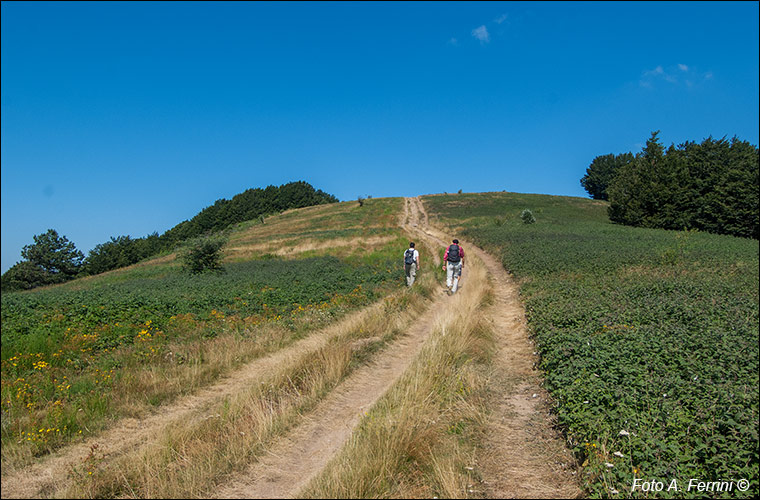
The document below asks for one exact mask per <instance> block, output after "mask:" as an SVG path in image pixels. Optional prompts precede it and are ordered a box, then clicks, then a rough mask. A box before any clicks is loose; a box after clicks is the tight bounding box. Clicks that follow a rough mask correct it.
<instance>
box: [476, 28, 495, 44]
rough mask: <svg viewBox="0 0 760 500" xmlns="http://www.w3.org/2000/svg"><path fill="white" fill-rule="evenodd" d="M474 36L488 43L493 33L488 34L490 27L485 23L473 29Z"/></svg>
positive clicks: (481, 41)
mask: <svg viewBox="0 0 760 500" xmlns="http://www.w3.org/2000/svg"><path fill="white" fill-rule="evenodd" d="M472 36H474V37H475V38H477V39H478V40H480V43H488V42H490V41H491V35H489V34H488V28H486V26H485V25H483V26H478V27H477V28H475V29H474V30H472Z"/></svg>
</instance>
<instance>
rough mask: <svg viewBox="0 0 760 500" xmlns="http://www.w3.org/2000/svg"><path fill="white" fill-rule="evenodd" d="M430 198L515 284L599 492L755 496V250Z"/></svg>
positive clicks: (565, 421)
mask: <svg viewBox="0 0 760 500" xmlns="http://www.w3.org/2000/svg"><path fill="white" fill-rule="evenodd" d="M423 201H424V202H425V204H426V206H427V207H428V212H429V214H430V216H431V220H437V221H438V222H439V223H440V224H441V225H446V226H449V227H452V228H454V234H459V235H461V236H462V237H464V238H467V239H469V240H471V241H473V242H475V243H476V244H478V245H479V246H482V247H484V248H485V249H487V250H489V251H491V252H492V253H493V254H494V255H497V256H499V257H501V259H502V262H503V264H504V266H505V267H506V268H507V269H508V270H509V271H510V272H512V273H513V274H514V275H515V276H516V277H517V278H518V279H519V281H520V286H521V295H522V298H523V301H524V303H525V307H526V313H527V318H528V322H529V327H530V329H531V332H532V334H533V335H534V336H535V340H536V342H537V345H538V349H539V354H540V356H541V364H540V368H541V369H542V370H543V371H544V372H545V375H546V387H547V388H548V389H549V391H550V392H551V394H552V395H553V396H554V399H555V402H556V412H557V415H558V418H559V422H560V424H561V425H562V426H563V428H564V429H565V431H566V433H567V438H568V440H569V443H570V444H571V445H572V446H573V447H574V449H575V451H576V452H577V454H578V456H579V457H580V459H581V460H580V461H581V462H583V465H584V466H585V467H584V481H585V483H586V486H587V487H588V489H589V491H590V493H591V494H592V495H594V496H597V495H598V496H609V495H611V494H612V495H614V494H615V493H614V492H615V491H617V492H620V494H621V495H628V494H633V495H635V496H645V495H646V494H645V493H643V492H642V491H641V489H638V490H637V491H634V492H631V487H632V485H633V484H634V479H640V480H651V479H657V480H659V481H667V482H666V485H667V484H668V483H669V482H670V481H671V480H672V479H673V478H675V479H677V480H678V482H679V484H680V486H681V487H682V489H681V490H680V491H679V492H677V493H675V492H671V493H666V494H665V495H666V496H675V497H682V496H704V494H705V493H704V492H700V491H697V490H696V489H693V490H692V491H691V492H688V491H686V488H687V486H688V482H689V479H691V478H695V479H697V480H700V481H705V482H707V481H730V480H735V481H738V480H740V479H747V480H750V481H751V487H750V492H753V493H752V495H754V496H756V495H757V494H758V243H757V241H755V240H751V239H743V238H734V237H729V236H717V235H712V234H707V233H699V232H684V231H681V232H679V231H663V230H650V229H637V228H630V227H624V226H619V225H614V224H611V223H610V222H609V221H608V220H607V216H606V203H604V202H598V201H591V200H586V199H580V198H566V197H556V196H541V195H521V194H512V193H483V194H462V195H447V196H441V195H438V196H427V197H424V198H423ZM525 209H529V210H531V211H532V213H533V214H534V216H535V219H536V222H535V223H533V224H525V223H523V221H522V219H521V217H520V215H521V213H522V211H523V210H525ZM637 484H640V483H638V482H637ZM752 495H750V496H752ZM718 496H719V494H718Z"/></svg>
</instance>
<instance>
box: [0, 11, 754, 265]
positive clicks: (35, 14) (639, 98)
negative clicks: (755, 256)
mask: <svg viewBox="0 0 760 500" xmlns="http://www.w3.org/2000/svg"><path fill="white" fill-rule="evenodd" d="M1 6H2V7H1V8H2V18H1V19H2V32H1V36H2V44H1V45H0V47H1V49H0V50H1V51H2V59H1V61H2V73H1V75H2V108H1V109H2V153H1V154H2V182H1V183H0V188H1V189H2V197H1V198H2V226H1V230H2V271H3V272H4V271H6V270H7V269H8V268H9V267H10V266H11V265H13V264H14V263H15V262H17V261H18V260H20V258H21V257H20V252H21V248H22V247H23V246H24V245H27V244H30V243H32V242H33V236H34V235H36V234H40V233H44V232H45V231H46V230H47V229H49V228H53V229H56V230H57V231H58V233H59V234H62V235H65V236H66V237H67V238H68V239H69V240H71V241H73V242H74V243H75V244H76V246H77V248H78V249H80V250H82V251H83V252H84V253H85V254H86V253H87V252H88V251H89V250H90V249H91V248H93V247H94V246H95V245H96V244H98V243H102V242H105V241H107V240H108V239H109V238H110V237H111V236H119V235H126V234H128V235H131V236H133V237H141V236H145V235H147V234H149V233H151V232H153V231H158V232H159V233H162V232H163V231H166V230H167V229H169V228H171V227H173V226H174V225H176V224H177V223H179V222H181V221H183V220H185V219H189V218H191V217H192V216H194V215H195V214H196V213H197V212H198V211H200V210H201V209H203V208H204V207H206V206H208V205H211V204H213V202H214V201H215V200H217V199H219V198H228V199H229V198H230V197H232V196H234V195H235V194H237V193H239V192H242V191H244V190H245V189H248V188H251V187H265V186H267V185H269V184H275V185H280V184H283V183H287V182H290V181H295V180H305V181H307V182H309V183H311V184H312V185H314V186H315V187H316V188H318V189H322V190H324V191H326V192H328V193H331V194H334V195H336V196H338V198H340V199H341V200H351V199H356V197H357V196H360V195H361V196H367V195H371V196H373V197H386V196H415V195H419V194H428V193H441V192H455V191H457V190H459V189H462V190H463V191H465V192H481V191H501V190H507V191H513V192H522V193H544V194H555V195H569V196H586V193H585V191H583V189H582V188H581V186H580V183H579V180H580V178H581V177H582V176H583V174H584V173H585V170H586V168H587V167H588V165H589V164H590V162H591V161H592V160H593V159H594V157H596V156H598V155H602V154H608V153H616V154H618V153H623V152H629V151H630V152H634V153H635V152H637V151H639V150H640V149H641V147H642V146H643V144H644V142H645V141H646V139H647V138H648V137H649V136H650V133H651V132H652V131H654V130H660V131H661V132H660V138H661V139H662V141H663V143H664V144H665V145H666V146H668V145H670V144H671V143H675V144H679V143H681V142H684V141H687V140H691V141H701V140H703V139H704V138H706V137H708V136H713V137H714V138H720V137H723V136H728V137H733V136H734V135H736V136H738V137H739V138H740V139H742V140H746V141H750V142H751V143H752V144H755V145H757V144H758V121H759V120H758V107H759V106H758V93H759V89H758V40H759V39H760V37H759V36H758V2H738V3H734V2H673V3H669V2H610V3H605V2H589V3H585V2H546V3H543V2H526V3H522V2H505V3H500V2H482V3H479V2H462V3H459V2H444V3H437V2H420V3H406V2H403V3H391V2H380V3H350V2H339V3H311V2H307V3H261V2H251V3H248V2H231V3H224V2H210V3H205V2H189V3H182V2H168V3H161V2H156V3H154V2H124V3H121V2H84V3H76V2H75V3H68V2H51V3H46V2H29V3H26V2H6V1H4V2H2V4H1Z"/></svg>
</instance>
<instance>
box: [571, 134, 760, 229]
mask: <svg viewBox="0 0 760 500" xmlns="http://www.w3.org/2000/svg"><path fill="white" fill-rule="evenodd" d="M658 134H659V131H657V132H653V133H652V136H651V137H650V138H649V140H647V143H646V146H644V148H643V149H642V151H641V152H639V153H637V154H636V155H633V154H632V153H623V154H619V155H614V154H608V155H602V156H597V157H596V158H594V160H593V161H592V162H591V165H590V166H589V167H588V168H587V169H586V175H584V176H583V178H582V179H581V185H582V186H583V188H584V189H585V190H586V191H587V192H588V193H589V195H590V196H591V198H593V199H596V200H608V201H609V202H610V204H609V207H608V215H609V218H610V220H611V221H612V222H615V223H619V224H625V225H630V226H638V227H649V228H659V229H677V230H680V229H697V230H700V231H706V232H710V233H717V234H727V235H732V236H740V237H745V238H755V239H758V221H759V220H760V199H759V196H758V191H759V189H760V186H759V184H758V158H759V157H758V148H757V146H753V145H752V144H750V143H749V142H746V141H741V140H739V139H738V138H736V137H734V138H732V139H731V140H727V139H726V138H725V137H724V138H722V139H718V140H716V139H713V138H712V137H709V138H707V139H705V140H704V141H702V142H701V143H696V142H689V141H687V142H685V143H683V144H679V145H678V146H675V145H673V144H671V146H670V147H669V148H667V149H665V147H664V146H663V145H662V143H661V142H660V140H659V138H658Z"/></svg>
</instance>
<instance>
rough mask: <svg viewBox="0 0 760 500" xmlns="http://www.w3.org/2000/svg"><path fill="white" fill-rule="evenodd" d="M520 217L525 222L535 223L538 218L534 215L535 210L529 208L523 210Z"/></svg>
mask: <svg viewBox="0 0 760 500" xmlns="http://www.w3.org/2000/svg"><path fill="white" fill-rule="evenodd" d="M520 218H521V219H522V221H523V222H524V223H525V224H533V223H535V222H536V218H535V217H534V216H533V212H531V211H530V210H528V209H527V208H526V209H525V210H523V211H522V213H521V214H520Z"/></svg>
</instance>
